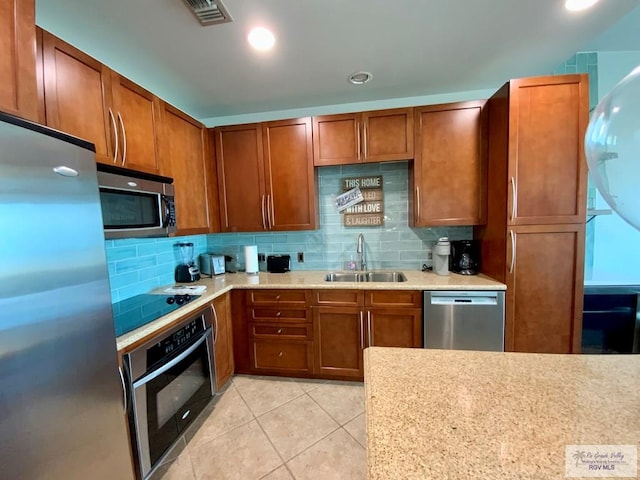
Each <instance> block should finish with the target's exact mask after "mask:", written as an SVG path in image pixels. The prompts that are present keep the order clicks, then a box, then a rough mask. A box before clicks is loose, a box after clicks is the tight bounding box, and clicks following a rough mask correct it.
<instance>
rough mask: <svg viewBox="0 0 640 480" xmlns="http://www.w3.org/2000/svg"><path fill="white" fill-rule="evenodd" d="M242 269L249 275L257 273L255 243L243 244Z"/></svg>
mask: <svg viewBox="0 0 640 480" xmlns="http://www.w3.org/2000/svg"><path fill="white" fill-rule="evenodd" d="M244 269H245V271H246V272H247V274H249V275H253V274H255V273H258V246H257V245H245V247H244Z"/></svg>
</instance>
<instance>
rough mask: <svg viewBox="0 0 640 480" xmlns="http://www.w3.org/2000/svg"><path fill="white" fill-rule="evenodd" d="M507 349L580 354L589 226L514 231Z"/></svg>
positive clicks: (510, 251)
mask: <svg viewBox="0 0 640 480" xmlns="http://www.w3.org/2000/svg"><path fill="white" fill-rule="evenodd" d="M508 237H509V242H508V252H507V254H508V255H507V256H508V260H509V261H508V262H507V269H508V270H507V281H506V284H507V293H506V326H505V327H506V328H505V349H506V350H507V351H516V352H536V353H579V352H580V344H581V334H582V295H583V272H584V224H574V225H553V226H526V227H511V228H509V229H508Z"/></svg>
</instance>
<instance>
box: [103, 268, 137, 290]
mask: <svg viewBox="0 0 640 480" xmlns="http://www.w3.org/2000/svg"><path fill="white" fill-rule="evenodd" d="M137 282H138V272H137V271H135V272H127V273H117V274H115V275H110V276H109V284H110V285H111V290H118V289H121V288H123V287H127V286H130V285H134V284H135V283H137Z"/></svg>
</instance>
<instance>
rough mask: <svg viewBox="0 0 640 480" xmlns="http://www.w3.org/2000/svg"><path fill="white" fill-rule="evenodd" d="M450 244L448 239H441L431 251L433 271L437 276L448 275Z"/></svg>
mask: <svg viewBox="0 0 640 480" xmlns="http://www.w3.org/2000/svg"><path fill="white" fill-rule="evenodd" d="M450 253H451V244H450V243H449V238H448V237H441V238H439V239H438V243H436V246H435V247H434V249H433V270H434V271H435V272H436V273H437V274H438V275H449V254H450Z"/></svg>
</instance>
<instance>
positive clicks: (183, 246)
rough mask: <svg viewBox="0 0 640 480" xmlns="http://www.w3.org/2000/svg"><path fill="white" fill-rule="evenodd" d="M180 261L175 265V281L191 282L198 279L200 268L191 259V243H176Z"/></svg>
mask: <svg viewBox="0 0 640 480" xmlns="http://www.w3.org/2000/svg"><path fill="white" fill-rule="evenodd" d="M178 247H179V248H180V255H181V256H182V263H181V264H179V265H178V266H177V267H176V282H179V283H191V282H195V281H196V280H200V270H199V269H198V267H197V266H196V264H195V262H194V261H193V243H191V242H182V243H178Z"/></svg>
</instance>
